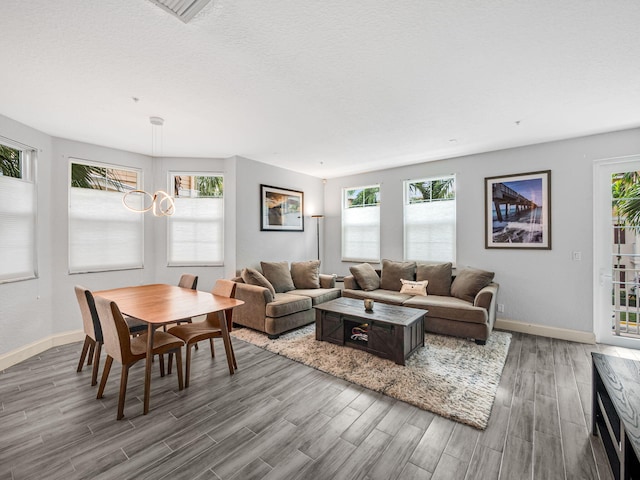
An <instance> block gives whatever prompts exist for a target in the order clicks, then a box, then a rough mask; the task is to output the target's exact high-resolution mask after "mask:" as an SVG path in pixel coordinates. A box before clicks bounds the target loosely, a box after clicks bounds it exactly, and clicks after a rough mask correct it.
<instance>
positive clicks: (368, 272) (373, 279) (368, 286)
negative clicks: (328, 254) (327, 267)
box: [349, 263, 380, 292]
mask: <svg viewBox="0 0 640 480" xmlns="http://www.w3.org/2000/svg"><path fill="white" fill-rule="evenodd" d="M349 271H350V272H351V275H353V277H354V278H355V279H356V282H358V285H360V288H361V289H362V290H364V291H366V292H370V291H372V290H377V289H378V288H380V277H379V276H378V272H376V271H375V269H374V268H373V267H372V266H371V265H370V264H368V263H361V264H360V265H354V266H352V267H349Z"/></svg>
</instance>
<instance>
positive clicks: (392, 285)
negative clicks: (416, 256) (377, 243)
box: [380, 260, 416, 292]
mask: <svg viewBox="0 0 640 480" xmlns="http://www.w3.org/2000/svg"><path fill="white" fill-rule="evenodd" d="M415 271H416V263H415V262H393V261H391V260H382V277H381V279H380V288H383V289H385V290H393V291H395V292H399V291H400V289H401V288H402V282H401V281H400V280H413V279H414V278H415Z"/></svg>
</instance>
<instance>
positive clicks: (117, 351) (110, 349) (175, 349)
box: [95, 297, 184, 420]
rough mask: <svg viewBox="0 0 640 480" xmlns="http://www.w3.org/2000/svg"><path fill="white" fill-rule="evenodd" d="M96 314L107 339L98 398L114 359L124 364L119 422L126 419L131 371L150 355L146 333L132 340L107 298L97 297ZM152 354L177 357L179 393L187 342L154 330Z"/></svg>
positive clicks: (116, 307) (117, 311) (120, 317)
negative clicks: (185, 343) (128, 380)
mask: <svg viewBox="0 0 640 480" xmlns="http://www.w3.org/2000/svg"><path fill="white" fill-rule="evenodd" d="M95 303H96V311H97V312H98V318H99V320H100V326H101V327H102V334H103V337H104V347H105V349H106V351H107V359H106V361H105V364H104V370H103V372H102V379H101V380H100V387H99V388H98V396H97V397H96V398H102V396H103V394H104V389H105V386H106V384H107V379H108V378H109V372H110V371H111V364H112V363H113V360H114V359H115V360H117V361H118V362H120V363H121V364H122V373H121V377H120V396H119V397H118V414H117V417H116V418H117V419H118V420H120V419H121V418H122V417H123V416H124V400H125V396H126V392H127V379H128V377H129V368H130V367H131V365H133V364H135V363H136V362H138V361H139V360H143V359H145V358H146V356H147V333H143V334H142V335H138V336H137V337H131V335H130V334H129V328H128V327H127V324H126V322H125V321H124V318H123V317H122V313H121V312H120V309H119V308H118V305H117V304H116V303H115V302H113V301H111V300H109V299H106V298H103V297H96V298H95ZM153 335H154V337H153V355H162V354H165V353H170V354H171V355H172V356H173V354H175V355H176V366H177V368H178V390H182V389H183V386H184V384H183V376H182V346H183V345H184V342H183V341H182V340H180V339H179V338H177V337H175V336H173V335H171V334H169V333H166V332H158V331H154V333H153Z"/></svg>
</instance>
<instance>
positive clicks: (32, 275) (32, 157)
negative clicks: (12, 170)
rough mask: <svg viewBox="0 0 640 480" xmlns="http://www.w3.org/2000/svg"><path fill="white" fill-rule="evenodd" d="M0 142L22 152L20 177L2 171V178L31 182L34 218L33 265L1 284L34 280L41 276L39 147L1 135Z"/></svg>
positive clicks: (7, 277)
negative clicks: (39, 250) (23, 272)
mask: <svg viewBox="0 0 640 480" xmlns="http://www.w3.org/2000/svg"><path fill="white" fill-rule="evenodd" d="M0 144H1V145H4V146H6V147H8V148H10V149H12V150H18V151H19V152H20V159H19V169H20V177H14V176H11V175H3V174H1V173H0V177H1V178H3V179H4V178H7V179H9V180H8V181H9V182H20V183H21V184H23V185H25V184H29V185H31V186H32V187H31V188H32V190H33V191H32V192H31V201H32V205H33V212H32V214H31V215H32V218H31V221H30V222H29V223H30V224H31V227H32V234H31V239H30V243H31V266H30V268H29V273H28V274H25V275H20V274H19V273H17V272H16V273H15V276H10V275H13V274H12V273H7V276H6V278H1V277H0V284H5V283H14V282H21V281H25V280H33V279H37V278H39V270H38V182H37V162H38V149H37V148H35V147H32V146H30V145H26V144H23V143H21V142H18V141H15V140H12V139H10V138H7V137H4V136H0Z"/></svg>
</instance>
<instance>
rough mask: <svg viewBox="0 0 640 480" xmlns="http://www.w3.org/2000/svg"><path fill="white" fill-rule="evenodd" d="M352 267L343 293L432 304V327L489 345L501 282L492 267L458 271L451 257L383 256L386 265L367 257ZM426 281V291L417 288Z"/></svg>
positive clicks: (429, 307) (427, 323)
mask: <svg viewBox="0 0 640 480" xmlns="http://www.w3.org/2000/svg"><path fill="white" fill-rule="evenodd" d="M350 270H351V273H352V274H351V275H349V276H347V277H345V278H344V290H343V292H342V296H344V297H349V298H358V299H365V298H371V299H373V300H374V301H375V302H381V303H386V304H391V305H404V306H406V307H413V308H423V309H425V310H428V313H427V315H426V317H425V330H426V331H427V332H433V333H440V334H445V335H454V336H457V337H463V338H471V339H474V340H475V342H476V343H477V344H479V345H484V344H485V343H486V341H487V339H488V338H489V334H490V333H491V331H492V330H493V325H494V324H495V320H496V296H497V294H498V288H499V287H498V284H497V283H495V282H493V276H494V274H493V273H492V272H487V271H484V270H478V269H473V268H466V269H461V270H460V271H459V272H457V273H456V274H454V273H453V269H452V265H451V263H442V264H427V263H417V264H416V263H415V262H394V261H391V260H383V261H382V270H381V271H380V270H375V269H374V268H373V267H372V266H371V265H369V264H367V263H365V264H361V265H356V266H353V267H351V269H350ZM425 286H426V292H424V293H426V295H421V294H416V292H418V293H421V290H423V289H424V287H425ZM405 292H408V293H405ZM374 308H375V307H374Z"/></svg>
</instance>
